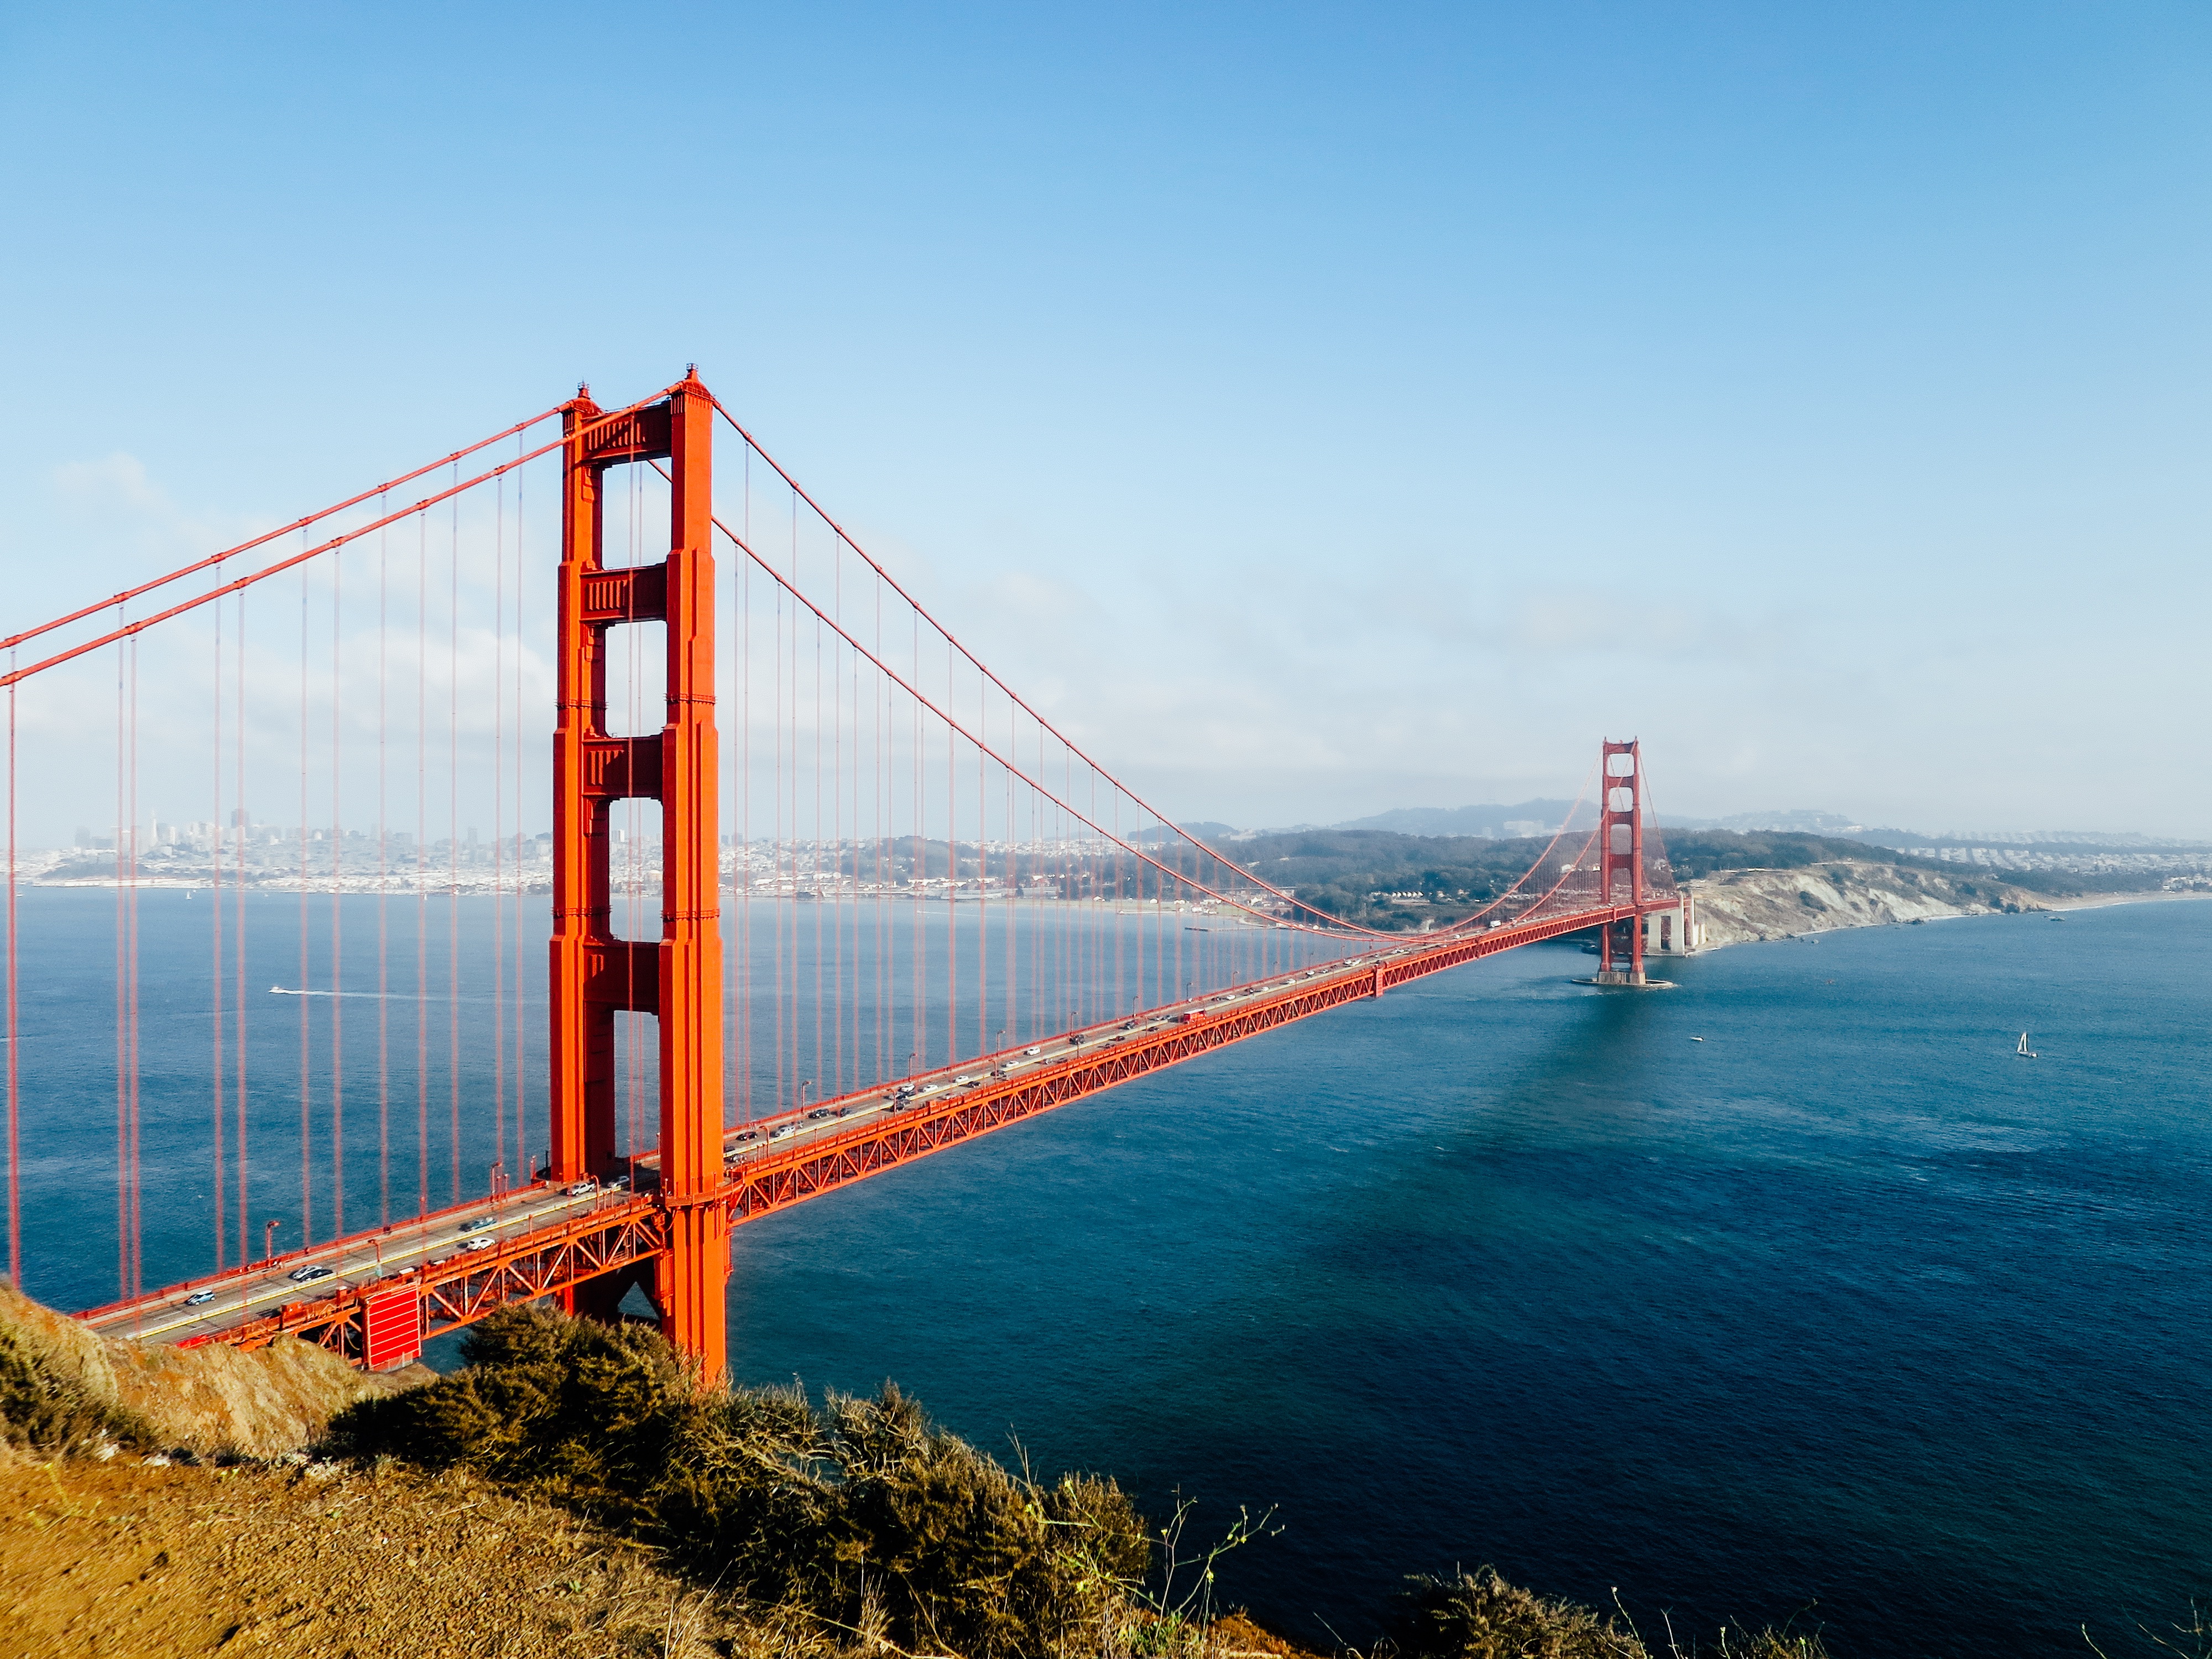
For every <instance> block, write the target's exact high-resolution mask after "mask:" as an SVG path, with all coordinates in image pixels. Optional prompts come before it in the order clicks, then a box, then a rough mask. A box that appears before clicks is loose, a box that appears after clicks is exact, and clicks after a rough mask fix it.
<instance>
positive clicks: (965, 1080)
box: [952, 1077, 983, 1089]
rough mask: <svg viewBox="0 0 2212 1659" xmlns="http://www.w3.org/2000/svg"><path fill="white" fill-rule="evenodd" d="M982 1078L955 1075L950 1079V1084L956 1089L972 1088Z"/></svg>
mask: <svg viewBox="0 0 2212 1659" xmlns="http://www.w3.org/2000/svg"><path fill="white" fill-rule="evenodd" d="M982 1080H983V1079H981V1078H980V1077H956V1078H954V1079H952V1086H953V1087H954V1088H956V1089H972V1088H974V1087H975V1085H977V1084H979V1083H981V1081H982Z"/></svg>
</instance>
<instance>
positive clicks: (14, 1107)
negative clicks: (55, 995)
mask: <svg viewBox="0 0 2212 1659" xmlns="http://www.w3.org/2000/svg"><path fill="white" fill-rule="evenodd" d="M8 666H9V669H10V670H12V669H13V668H14V667H15V653H14V652H13V651H10V652H9V653H8ZM17 945H18V941H17V936H16V932H15V685H14V684H12V683H11V684H9V687H8V1282H9V1284H11V1285H14V1286H15V1288H16V1289H17V1290H19V1291H20V1290H21V1289H22V1288H23V1200H22V1177H21V1170H22V1138H21V1132H20V1130H19V1128H18V1124H19V1122H20V1116H19V1114H20V1112H21V1073H20V1072H19V1070H18V1067H17V1061H16V1049H17V1048H18V1047H19V1046H20V1044H21V1033H22V1028H21V1024H20V1023H19V1022H18V1020H17V1018H16V1012H15V981H16V973H17V969H16V962H17V960H18V955H17Z"/></svg>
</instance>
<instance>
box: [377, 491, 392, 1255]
mask: <svg viewBox="0 0 2212 1659" xmlns="http://www.w3.org/2000/svg"><path fill="white" fill-rule="evenodd" d="M384 505H385V503H384V502H383V501H381V500H380V501H378V502H377V508H378V516H380V517H381V516H382V513H383V508H384ZM391 626H392V532H391V531H390V529H389V528H388V527H387V528H386V529H384V530H380V531H379V532H377V536H376V1194H377V1200H376V1201H377V1214H376V1220H377V1225H379V1226H382V1227H389V1226H390V1225H392V1002H391V990H392V963H391V951H392V914H391V903H392V830H391V804H392V802H391V780H390V776H389V775H388V773H387V771H386V749H387V739H388V738H389V735H390V726H391V718H392V714H391V707H392V705H391V674H390V665H391V635H390V629H391Z"/></svg>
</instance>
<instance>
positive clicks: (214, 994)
mask: <svg viewBox="0 0 2212 1659" xmlns="http://www.w3.org/2000/svg"><path fill="white" fill-rule="evenodd" d="M214 609H215V674H214V678H213V682H212V684H213V685H214V688H215V697H214V708H215V740H214V742H213V744H211V745H210V753H211V754H212V755H213V756H214V778H213V781H214V785H215V787H214V791H213V793H212V795H211V797H210V801H211V805H210V812H209V816H210V817H211V818H213V819H214V825H215V833H214V835H213V836H210V838H209V840H210V848H212V857H211V864H210V868H211V870H212V872H213V878H212V879H211V880H210V883H209V884H208V897H209V899H210V901H211V902H210V904H209V905H208V951H209V957H210V978H209V981H208V1001H209V1010H208V1012H209V1014H210V1019H209V1022H208V1024H209V1028H210V1034H211V1038H212V1042H213V1051H212V1053H211V1054H210V1063H209V1066H208V1075H209V1076H210V1078H211V1079H213V1081H214V1104H215V1114H214V1123H213V1128H214V1131H215V1133H214V1134H213V1135H212V1136H211V1137H210V1141H211V1145H212V1149H213V1153H214V1166H215V1202H214V1203H213V1204H211V1205H210V1206H208V1208H209V1212H210V1214H209V1220H210V1223H211V1224H212V1225H213V1226H214V1228H215V1270H216V1272H217V1273H221V1272H222V1267H223V1255H224V1246H225V1245H226V1244H227V1243H228V1232H229V1227H228V1218H229V1206H228V1203H227V1202H226V1200H228V1197H229V1193H228V1182H227V1179H226V1176H227V1172H226V1171H225V1170H224V1169H223V1160H222V1152H223V1139H224V1136H223V1132H222V1120H223V1113H224V1111H225V1109H227V1108H228V1105H229V1101H228V1098H227V1097H226V1096H225V1094H224V1092H223V1075H222V1060H223V1054H222V1039H223V1035H224V1032H223V1006H222V606H221V605H216V607H215V608H214ZM14 1035H15V1033H14V1032H13V1031H10V1032H9V1036H10V1037H11V1038H12V1037H13V1036H14ZM9 1047H10V1048H13V1047H14V1044H13V1043H12V1042H10V1044H9ZM239 1265H240V1267H243V1266H244V1265H245V1263H243V1262H240V1264H239Z"/></svg>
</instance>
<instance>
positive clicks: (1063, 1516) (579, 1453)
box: [331, 1306, 1149, 1659]
mask: <svg viewBox="0 0 2212 1659" xmlns="http://www.w3.org/2000/svg"><path fill="white" fill-rule="evenodd" d="M465 1358H466V1359H467V1362H468V1364H467V1369H465V1370H462V1371H460V1372H459V1373H457V1374H455V1375H454V1376H449V1377H444V1378H441V1379H440V1380H439V1381H438V1382H436V1383H431V1384H428V1385H427V1386H425V1387H423V1388H421V1389H413V1390H410V1392H408V1393H405V1394H402V1395H392V1396H390V1397H387V1398H385V1399H380V1400H374V1401H366V1402H364V1403H362V1405H360V1406H356V1407H353V1408H351V1409H350V1410H349V1411H348V1412H346V1413H343V1415H342V1416H341V1417H340V1418H338V1419H337V1420H336V1421H335V1422H334V1423H333V1424H332V1425H331V1440H332V1443H333V1447H334V1449H337V1450H338V1451H340V1452H342V1453H343V1454H346V1455H353V1456H359V1457H374V1456H376V1455H395V1456H400V1457H404V1458H408V1459H411V1460H413V1461H415V1462H421V1463H425V1464H428V1465H431V1466H433V1467H438V1466H450V1465H465V1466H467V1467H469V1468H473V1469H476V1470H478V1471H480V1472H482V1473H483V1474H487V1475H489V1476H491V1477H493V1478H495V1479H497V1480H502V1481H505V1482H507V1483H509V1484H512V1485H515V1486H521V1487H523V1488H526V1489H527V1490H530V1491H532V1492H537V1493H539V1494H541V1495H543V1496H544V1497H546V1498H550V1499H552V1500H553V1501H555V1502H557V1503H559V1504H562V1505H564V1506H566V1507H568V1508H570V1509H572V1510H576V1511H578V1512H580V1513H581V1514H584V1515H587V1516H591V1517H592V1518H593V1519H595V1520H599V1521H601V1522H605V1523H608V1524H610V1525H613V1526H616V1527H618V1528H621V1529H623V1531H625V1532H628V1533H629V1534H632V1535H634V1536H636V1537H639V1538H641V1539H643V1540H645V1541H648V1542H650V1543H652V1544H653V1545H655V1546H657V1547H659V1548H661V1549H664V1550H665V1551H667V1552H668V1553H670V1554H671V1556H673V1557H675V1558H676V1559H678V1561H679V1562H680V1563H681V1564H682V1565H684V1566H686V1567H687V1568H688V1569H690V1570H691V1571H695V1572H696V1573H697V1574H699V1575H700V1576H701V1577H706V1578H708V1579H710V1580H712V1581H714V1582H716V1583H720V1584H722V1585H724V1586H725V1587H726V1588H728V1589H735V1590H739V1591H742V1592H743V1593H744V1594H745V1595H747V1596H749V1597H750V1598H752V1599H754V1600H755V1601H760V1602H764V1603H769V1604H788V1603H794V1602H795V1603H798V1604H799V1605H803V1606H805V1607H808V1608H809V1609H811V1611H813V1612H814V1613H816V1614H817V1616H820V1617H822V1618H823V1619H826V1620H830V1621H832V1622H834V1623H836V1624H838V1625H841V1626H844V1627H846V1628H848V1629H852V1628H860V1627H862V1626H866V1625H871V1624H874V1623H878V1622H881V1623H882V1624H883V1625H884V1629H885V1632H886V1633H887V1634H888V1635H889V1636H890V1638H891V1639H892V1640H893V1641H894V1642H896V1644H898V1645H900V1646H901V1647H903V1648H907V1649H908V1650H915V1649H918V1648H923V1647H927V1648H929V1649H931V1650H951V1651H952V1652H956V1653H959V1654H962V1655H965V1656H968V1659H998V1656H1012V1655H1025V1654H1047V1653H1051V1652H1056V1651H1060V1650H1063V1649H1064V1648H1066V1647H1067V1646H1068V1645H1071V1644H1073V1642H1074V1641H1075V1640H1076V1639H1077V1638H1079V1635H1080V1633H1081V1632H1085V1631H1087V1630H1090V1629H1091V1628H1092V1627H1094V1626H1098V1625H1099V1624H1100V1623H1101V1622H1102V1621H1104V1620H1110V1619H1111V1618H1113V1617H1114V1616H1115V1613H1116V1612H1117V1610H1119V1609H1120V1608H1121V1607H1123V1606H1124V1605H1125V1604H1126V1603H1127V1599H1128V1596H1129V1594H1130V1592H1131V1590H1132V1589H1133V1588H1134V1587H1135V1585H1136V1583H1137V1582H1138V1581H1139V1579H1141V1577H1142V1576H1143V1574H1144V1571H1145V1568H1146V1561H1147V1558H1148V1553H1149V1541H1148V1538H1147V1535H1146V1528H1145V1524H1144V1522H1143V1521H1142V1520H1141V1519H1140V1518H1139V1516H1138V1515H1137V1513H1136V1510H1135V1509H1134V1508H1133V1506H1132V1505H1131V1504H1130V1502H1129V1500H1128V1498H1127V1497H1126V1496H1125V1495H1124V1494H1123V1493H1122V1492H1121V1490H1120V1489H1119V1488H1118V1487H1116V1486H1115V1485H1114V1483H1113V1482H1112V1481H1110V1480H1095V1479H1092V1478H1090V1477H1086V1476H1066V1477H1064V1478H1063V1479H1062V1480H1060V1482H1059V1483H1058V1484H1057V1485H1056V1486H1049V1487H1048V1486H1041V1485H1039V1484H1038V1483H1036V1481H1034V1480H1031V1479H1030V1477H1029V1476H1028V1475H1027V1474H1012V1473H1010V1472H1009V1471H1008V1470H1006V1468H1004V1467H1003V1466H1002V1465H1000V1463H999V1462H997V1461H996V1460H995V1459H994V1458H991V1457H989V1456H987V1455H985V1454H983V1453H982V1452H981V1451H978V1450H977V1449H975V1448H974V1447H972V1446H970V1445H969V1444H968V1443H967V1442H965V1441H963V1440H962V1439H960V1438H959V1437H957V1436H955V1435H951V1434H947V1433H945V1431H942V1430H940V1429H938V1428H936V1427H935V1426H933V1425H932V1424H931V1423H930V1422H929V1420H928V1419H927V1416H926V1415H925V1414H924V1413H923V1412H922V1410H921V1407H919V1406H918V1405H916V1404H915V1402H914V1401H910V1400H908V1399H907V1398H906V1397H905V1396H904V1395H902V1394H900V1392H899V1391H898V1389H896V1387H894V1386H892V1385H890V1384H888V1383H887V1384H885V1385H884V1390H883V1392H882V1394H881V1395H878V1396H877V1397H876V1398H875V1399H872V1400H859V1399H847V1398H833V1399H831V1400H830V1401H829V1402H828V1407H827V1409H826V1413H821V1414H817V1413H816V1412H815V1411H814V1410H813V1408H812V1407H811V1406H810V1405H809V1404H808V1402H807V1401H806V1400H805V1398H804V1396H802V1395H799V1393H797V1392H796V1391H783V1390H775V1389H737V1390H721V1389H702V1388H701V1387H700V1386H699V1385H698V1383H697V1381H696V1377H695V1376H694V1375H693V1374H692V1373H691V1372H690V1371H689V1370H686V1369H685V1367H684V1364H683V1362H682V1360H681V1359H680V1358H678V1355H677V1353H676V1352H675V1350H674V1349H672V1348H671V1347H670V1346H669V1345H668V1344H667V1342H666V1341H665V1340H663V1339H662V1338H661V1337H660V1336H659V1334H657V1333H654V1332H653V1331H650V1330H648V1329H646V1328H641V1327H636V1326H630V1327H624V1328H606V1327H602V1326H599V1325H594V1324H591V1323H589V1322H584V1321H580V1320H571V1319H568V1318H564V1317H562V1316H560V1315H558V1314H556V1313H551V1312H549V1311H546V1310H540V1309H538V1308H534V1307H529V1306H519V1307H513V1308H507V1309H503V1310H501V1311H500V1312H498V1313H496V1314H494V1315H493V1316H491V1317H490V1318H489V1319H487V1320H486V1321H485V1322H483V1324H482V1325H481V1326H478V1327H477V1328H476V1329H475V1331H474V1332H472V1333H471V1336H470V1338H469V1340H468V1342H467V1344H466V1349H465Z"/></svg>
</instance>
